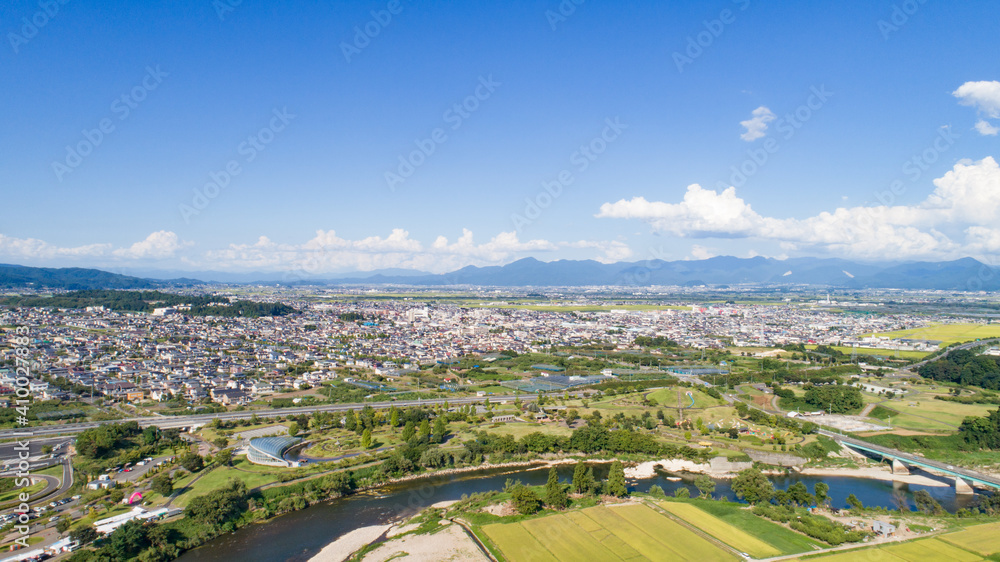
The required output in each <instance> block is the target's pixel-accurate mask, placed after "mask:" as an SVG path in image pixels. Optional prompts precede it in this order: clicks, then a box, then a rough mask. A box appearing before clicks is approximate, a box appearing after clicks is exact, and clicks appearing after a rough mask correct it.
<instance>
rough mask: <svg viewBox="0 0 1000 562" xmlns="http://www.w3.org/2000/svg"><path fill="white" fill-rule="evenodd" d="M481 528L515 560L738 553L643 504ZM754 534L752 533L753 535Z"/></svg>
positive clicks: (708, 558) (572, 561)
mask: <svg viewBox="0 0 1000 562" xmlns="http://www.w3.org/2000/svg"><path fill="white" fill-rule="evenodd" d="M483 532H484V533H485V534H486V536H487V537H489V539H490V540H491V541H492V542H493V543H494V544H495V545H496V546H497V548H499V550H500V551H501V552H502V553H503V555H504V556H505V557H506V558H507V559H508V560H510V561H511V562H524V561H536V560H538V561H549V560H551V561H558V562H576V561H590V560H593V561H595V562H603V561H614V560H629V561H637V562H638V561H642V560H664V561H667V560H670V561H674V560H697V561H698V562H712V561H733V560H737V558H736V557H735V556H733V555H732V554H730V553H729V552H727V551H725V550H723V549H722V548H720V547H718V546H716V545H715V544H713V543H712V542H710V541H709V540H708V539H705V538H702V537H700V536H698V535H697V534H695V533H693V532H692V531H690V530H688V529H687V528H686V527H684V526H682V525H680V524H679V523H677V522H675V521H673V520H671V519H670V518H669V517H667V516H666V515H663V514H662V513H658V512H657V511H655V510H653V509H652V508H650V507H648V506H645V505H641V504H629V505H623V506H615V507H604V506H598V507H591V508H588V509H584V510H581V511H575V512H569V513H565V514H556V515H550V516H547V517H541V518H538V519H530V520H527V521H522V522H520V523H496V524H493V525H487V526H485V527H483ZM751 538H752V537H751Z"/></svg>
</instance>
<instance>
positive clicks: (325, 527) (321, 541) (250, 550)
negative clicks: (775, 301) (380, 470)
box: [179, 464, 975, 562]
mask: <svg viewBox="0 0 1000 562" xmlns="http://www.w3.org/2000/svg"><path fill="white" fill-rule="evenodd" d="M543 468H547V467H542V468H525V467H516V468H506V469H504V468H493V469H488V470H482V471H475V472H462V473H451V474H442V475H437V476H428V477H426V478H421V479H417V480H408V481H403V482H398V483H394V484H388V485H386V486H383V487H380V488H377V489H374V490H368V491H364V492H360V493H357V494H354V495H351V496H346V497H343V498H338V499H334V500H329V501H326V502H323V503H319V504H316V505H313V506H310V507H308V508H306V509H303V510H300V511H295V512H292V513H287V514H284V515H281V516H279V517H276V518H274V519H272V520H270V521H268V522H266V523H261V524H255V525H250V526H247V527H244V528H242V529H239V530H237V531H235V532H233V533H229V534H227V535H223V536H221V537H218V538H216V539H213V540H212V541H209V542H208V543H206V544H204V545H202V546H200V547H198V548H196V549H194V550H191V551H189V552H187V553H185V554H184V555H183V556H181V557H180V558H179V560H181V561H182V562H223V561H230V560H254V561H272V560H275V561H276V560H291V561H306V560H309V558H311V557H312V556H314V555H315V554H316V553H318V552H319V551H320V550H321V549H322V548H323V547H324V546H326V545H327V544H329V543H331V542H333V541H334V540H336V539H337V538H338V537H340V536H341V535H344V534H345V533H348V532H350V531H353V530H355V529H358V528H361V527H367V526H370V525H383V524H387V523H391V522H394V521H398V520H401V519H407V518H409V517H411V516H413V515H416V514H417V513H419V512H420V511H421V510H422V509H424V508H426V507H428V506H430V505H432V504H434V503H437V502H440V501H446V500H458V499H461V497H462V495H463V494H474V493H477V492H486V491H490V490H501V489H503V487H504V484H505V483H506V482H507V480H508V479H516V480H520V481H521V482H523V483H524V484H527V485H529V486H541V485H544V484H545V482H546V479H547V477H548V470H547V469H543ZM607 471H608V465H607V464H595V465H594V473H595V476H597V477H600V478H605V477H606V476H607ZM558 472H559V478H560V480H561V481H563V482H569V481H570V480H572V477H573V465H572V464H567V465H561V466H559V467H558ZM678 476H680V477H681V478H680V480H678ZM696 476H697V475H694V474H679V475H673V474H667V473H663V472H658V473H657V475H656V476H654V477H652V478H644V479H641V480H632V481H630V482H629V490H630V491H639V492H645V491H647V490H649V488H650V487H651V486H653V485H658V486H660V487H661V488H663V490H664V491H665V492H666V493H667V495H673V493H674V491H675V490H677V489H678V488H681V487H686V488H688V489H689V490H690V492H691V497H696V496H697V495H698V490H697V488H695V486H694V478H695V477H696ZM770 478H771V481H772V482H773V483H774V487H775V488H776V489H782V490H785V489H787V488H788V486H790V485H791V484H793V483H795V482H803V483H804V484H806V486H807V487H808V488H809V491H810V492H812V491H813V490H814V486H815V484H816V483H817V482H825V483H826V484H828V485H829V486H830V491H829V493H828V495H829V496H830V498H831V502H832V503H831V505H833V506H834V507H847V502H846V499H847V496H848V495H850V494H854V495H855V496H857V497H858V499H860V500H861V501H862V503H864V505H865V506H869V507H873V506H880V507H885V508H887V509H896V504H895V503H894V498H893V496H894V494H895V495H896V496H899V495H900V494H898V493H897V492H902V494H904V495H905V497H906V498H907V501H908V502H909V505H910V509H914V508H915V504H914V501H913V493H914V492H916V491H917V490H927V492H929V493H930V494H931V496H933V497H934V499H936V500H937V501H938V502H940V503H941V505H942V506H943V507H944V508H945V509H947V510H948V511H949V512H954V511H956V510H957V509H960V508H963V507H969V506H971V505H972V504H973V503H974V501H975V499H974V497H973V496H972V495H958V494H956V493H955V488H954V487H953V486H950V485H945V486H920V485H915V484H901V483H898V482H897V483H893V482H886V481H882V480H871V479H866V478H857V477H845V476H823V477H817V476H796V475H792V476H771V477H770ZM730 482H731V481H730V480H722V479H719V480H715V492H714V493H713V494H712V496H713V497H714V498H716V499H719V498H725V499H728V500H730V501H738V500H737V499H736V494H735V493H733V491H732V488H731V487H730ZM942 482H944V481H943V480H942ZM895 501H898V500H895Z"/></svg>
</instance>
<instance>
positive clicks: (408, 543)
mask: <svg viewBox="0 0 1000 562" xmlns="http://www.w3.org/2000/svg"><path fill="white" fill-rule="evenodd" d="M400 555H403V556H402V557H404V558H405V559H406V560H408V561H410V560H412V561H413V562H439V561H442V560H449V561H451V562H489V558H487V557H486V555H484V554H483V553H482V551H480V550H479V546H478V545H476V543H475V541H473V540H472V539H471V538H469V535H467V534H465V531H464V530H462V528H461V527H460V526H458V525H455V524H454V523H452V524H449V525H448V526H447V527H446V528H445V529H443V530H441V531H438V532H436V533H434V534H433V535H407V536H405V537H400V538H398V539H394V540H390V541H386V542H385V543H383V544H382V545H380V546H379V547H378V548H376V549H375V550H372V551H371V552H369V553H368V554H366V555H365V557H364V559H363V560H364V562H386V561H387V560H393V559H395V558H399V557H400Z"/></svg>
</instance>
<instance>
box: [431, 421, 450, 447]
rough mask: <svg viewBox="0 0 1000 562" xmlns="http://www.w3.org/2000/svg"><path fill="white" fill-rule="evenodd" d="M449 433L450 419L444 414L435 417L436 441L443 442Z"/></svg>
mask: <svg viewBox="0 0 1000 562" xmlns="http://www.w3.org/2000/svg"><path fill="white" fill-rule="evenodd" d="M447 434H448V420H447V419H445V417H444V416H443V415H441V416H438V417H436V418H434V442H435V443H441V442H442V441H444V438H445V436H446V435H447Z"/></svg>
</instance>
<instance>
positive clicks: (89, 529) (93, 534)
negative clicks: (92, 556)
mask: <svg viewBox="0 0 1000 562" xmlns="http://www.w3.org/2000/svg"><path fill="white" fill-rule="evenodd" d="M69 538H70V539H71V540H73V541H74V542H79V543H80V544H81V545H83V544H87V543H89V542H92V541H93V540H94V539H96V538H97V529H95V528H94V527H93V526H92V525H88V526H86V527H80V528H79V529H76V530H74V531H72V532H70V534H69Z"/></svg>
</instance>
